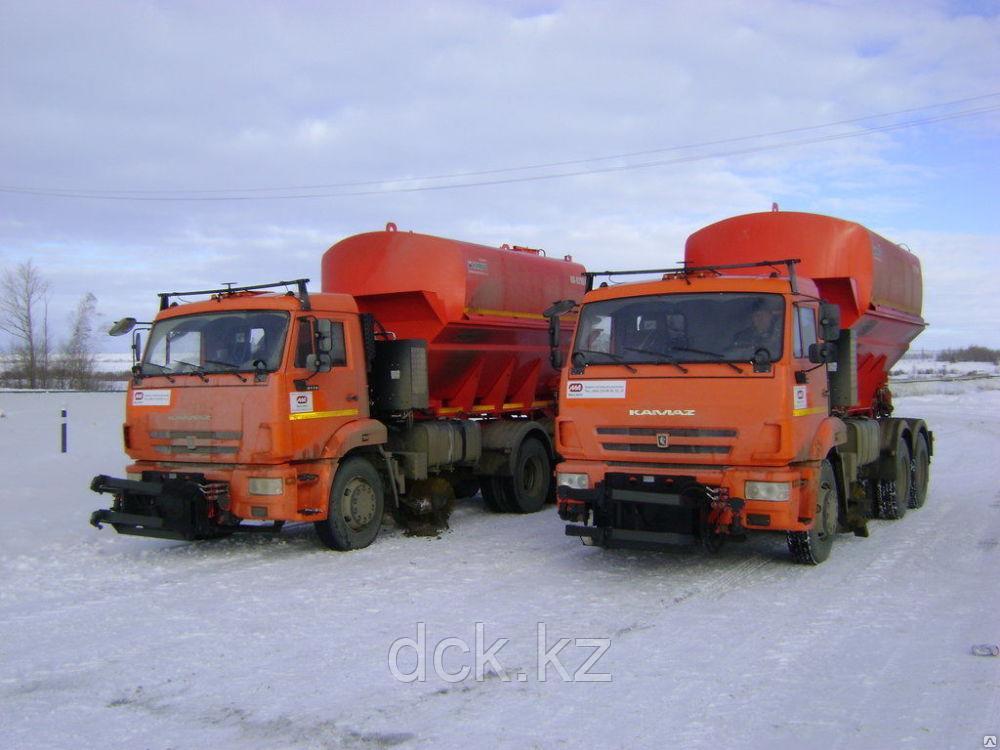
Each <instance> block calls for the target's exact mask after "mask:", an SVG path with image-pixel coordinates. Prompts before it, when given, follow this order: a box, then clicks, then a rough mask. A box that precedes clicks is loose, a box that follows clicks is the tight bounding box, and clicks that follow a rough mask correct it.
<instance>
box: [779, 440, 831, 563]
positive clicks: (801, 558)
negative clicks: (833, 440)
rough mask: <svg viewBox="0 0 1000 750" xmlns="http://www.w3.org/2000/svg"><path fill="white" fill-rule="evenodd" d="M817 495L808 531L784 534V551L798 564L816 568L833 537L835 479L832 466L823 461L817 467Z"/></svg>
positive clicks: (826, 554)
mask: <svg viewBox="0 0 1000 750" xmlns="http://www.w3.org/2000/svg"><path fill="white" fill-rule="evenodd" d="M818 494H819V497H818V498H817V507H816V517H815V518H814V519H813V526H812V528H811V529H809V531H789V532H788V551H789V552H790V553H791V554H792V557H793V558H794V559H795V562H797V563H800V564H802V565H819V564H820V563H821V562H823V561H824V560H826V559H827V558H828V557H829V556H830V550H831V549H832V548H833V538H834V537H835V536H836V535H837V513H838V505H839V503H838V502H837V500H838V498H837V480H836V478H835V477H834V474H833V465H832V464H831V463H830V462H829V461H826V460H824V461H823V463H822V464H821V465H820V471H819V491H818Z"/></svg>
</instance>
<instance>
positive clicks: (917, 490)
mask: <svg viewBox="0 0 1000 750" xmlns="http://www.w3.org/2000/svg"><path fill="white" fill-rule="evenodd" d="M912 463H913V473H912V475H911V476H910V502H909V503H908V506H909V507H910V508H923V507H924V502H925V501H926V500H927V483H928V482H929V481H930V477H931V456H930V451H929V450H928V449H927V437H926V436H925V435H917V442H916V445H914V447H913V462H912Z"/></svg>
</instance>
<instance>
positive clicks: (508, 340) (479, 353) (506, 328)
mask: <svg viewBox="0 0 1000 750" xmlns="http://www.w3.org/2000/svg"><path fill="white" fill-rule="evenodd" d="M585 283H586V282H585V279H584V268H583V266H582V265H580V264H579V263H574V262H573V261H572V259H571V258H570V257H569V256H566V257H565V258H548V257H546V256H545V254H544V252H543V251H541V250H533V249H530V248H522V247H517V246H508V245H503V246H501V247H499V248H497V247H487V246H485V245H477V244H473V243H469V242H460V241H458V240H450V239H444V238H442V237H434V236H431V235H425V234H416V233H414V232H400V231H396V230H395V227H394V225H392V224H390V225H389V226H388V227H387V228H386V231H381V232H368V233H365V234H359V235H355V236H353V237H348V238H347V239H344V240H341V241H340V242H338V243H336V244H335V245H333V246H332V247H331V248H330V249H329V250H327V251H326V253H325V254H324V255H323V261H322V285H323V291H324V292H342V293H346V294H350V295H352V296H353V297H354V298H355V300H356V301H357V305H358V309H359V310H360V311H361V312H366V313H372V314H373V315H374V316H375V318H376V320H377V321H378V323H379V324H380V325H381V326H382V327H383V328H384V329H385V330H386V331H387V332H388V334H389V335H391V336H394V337H395V338H397V339H423V340H425V341H426V342H427V363H428V381H429V392H430V400H429V403H430V410H429V412H430V413H431V414H432V415H437V416H455V415H461V414H470V415H474V414H484V415H485V414H501V413H504V412H529V411H536V410H539V409H549V408H552V407H553V406H554V399H555V393H556V390H557V388H558V381H559V373H558V372H557V371H556V370H554V369H553V368H552V366H551V364H550V363H549V343H548V321H547V320H546V319H545V318H544V316H543V315H542V312H543V311H544V310H545V309H546V308H548V307H549V306H550V305H551V304H552V303H553V302H555V301H556V300H561V299H573V300H575V301H579V300H580V299H581V298H582V297H583V293H584V289H585ZM573 323H574V317H573V316H570V315H567V316H564V318H563V320H562V340H563V342H564V346H568V342H569V336H570V333H571V331H572V326H573Z"/></svg>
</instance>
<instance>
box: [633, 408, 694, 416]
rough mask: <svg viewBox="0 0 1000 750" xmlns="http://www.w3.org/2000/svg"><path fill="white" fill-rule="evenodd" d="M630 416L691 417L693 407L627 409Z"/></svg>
mask: <svg viewBox="0 0 1000 750" xmlns="http://www.w3.org/2000/svg"><path fill="white" fill-rule="evenodd" d="M628 415H629V416H630V417H693V416H694V409H629V410H628Z"/></svg>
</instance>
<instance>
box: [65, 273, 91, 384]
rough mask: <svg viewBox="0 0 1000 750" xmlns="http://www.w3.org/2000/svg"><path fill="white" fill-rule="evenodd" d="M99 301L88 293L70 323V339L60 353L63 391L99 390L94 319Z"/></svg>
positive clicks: (81, 299) (78, 305)
mask: <svg viewBox="0 0 1000 750" xmlns="http://www.w3.org/2000/svg"><path fill="white" fill-rule="evenodd" d="M96 314H97V297H95V296H94V294H93V292H87V293H86V294H85V295H83V297H81V298H80V301H79V302H78V303H77V306H76V311H75V312H74V313H73V317H72V319H71V320H70V335H69V338H68V339H66V341H65V343H64V344H63V346H62V348H61V351H60V363H59V364H60V371H61V375H62V379H63V387H65V388H70V389H73V390H81V391H82V390H91V389H93V388H95V387H96V386H97V377H96V373H95V372H94V369H95V368H94V349H93V343H94V317H95V316H96Z"/></svg>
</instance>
